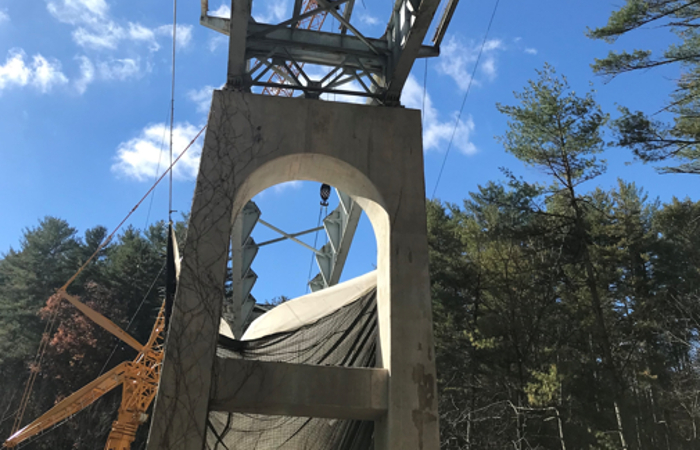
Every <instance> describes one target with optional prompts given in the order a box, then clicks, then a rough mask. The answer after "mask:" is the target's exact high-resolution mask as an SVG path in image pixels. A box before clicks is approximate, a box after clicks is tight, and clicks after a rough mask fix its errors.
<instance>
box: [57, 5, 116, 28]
mask: <svg viewBox="0 0 700 450" xmlns="http://www.w3.org/2000/svg"><path fill="white" fill-rule="evenodd" d="M47 8H48V10H49V12H50V13H51V15H52V16H54V17H55V18H56V19H58V20H59V21H61V22H64V23H68V24H71V25H77V24H84V23H93V24H96V25H97V24H98V23H97V22H99V21H100V19H104V18H105V17H106V16H107V13H108V12H109V6H108V5H107V2H106V1H105V0H49V1H48V3H47Z"/></svg>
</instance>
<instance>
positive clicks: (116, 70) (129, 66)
mask: <svg viewBox="0 0 700 450" xmlns="http://www.w3.org/2000/svg"><path fill="white" fill-rule="evenodd" d="M98 69H99V72H100V77H101V78H102V79H103V80H119V81H124V80H128V79H131V78H138V77H140V76H141V75H142V74H143V72H142V70H141V61H140V60H139V59H133V58H124V59H110V60H107V61H102V62H100V63H99V64H98Z"/></svg>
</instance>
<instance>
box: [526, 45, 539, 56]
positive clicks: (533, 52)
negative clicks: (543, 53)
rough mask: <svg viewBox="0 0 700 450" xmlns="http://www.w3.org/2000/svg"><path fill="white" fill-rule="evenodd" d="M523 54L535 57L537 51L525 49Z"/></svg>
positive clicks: (529, 48)
mask: <svg viewBox="0 0 700 450" xmlns="http://www.w3.org/2000/svg"><path fill="white" fill-rule="evenodd" d="M525 53H527V54H529V55H536V54H537V49H536V48H531V47H528V48H526V49H525Z"/></svg>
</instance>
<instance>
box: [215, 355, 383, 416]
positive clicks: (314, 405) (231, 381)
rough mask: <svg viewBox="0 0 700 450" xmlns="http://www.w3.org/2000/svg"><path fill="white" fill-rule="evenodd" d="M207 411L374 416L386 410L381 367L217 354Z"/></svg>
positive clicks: (285, 414) (380, 414)
mask: <svg viewBox="0 0 700 450" xmlns="http://www.w3.org/2000/svg"><path fill="white" fill-rule="evenodd" d="M215 370H216V379H215V381H214V383H215V384H214V387H213V389H212V396H211V399H210V402H209V409H210V410H211V411H225V412H240V413H249V414H267V415H284V416H297V417H323V418H328V419H355V420H375V419H378V418H379V417H381V416H382V415H383V414H386V410H387V401H388V400H387V395H388V393H387V381H388V378H389V372H388V371H387V370H385V369H363V368H354V367H333V366H314V365H308V364H290V363H282V362H267V361H248V360H243V359H225V358H217V362H216V367H215Z"/></svg>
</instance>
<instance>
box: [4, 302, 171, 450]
mask: <svg viewBox="0 0 700 450" xmlns="http://www.w3.org/2000/svg"><path fill="white" fill-rule="evenodd" d="M74 300H75V301H77V299H75V298H74ZM71 303H73V302H71ZM78 303H79V304H80V305H82V307H81V308H80V309H81V311H83V312H84V313H86V315H87V316H88V317H90V318H93V317H94V314H97V313H96V312H95V311H94V310H92V309H90V308H89V307H88V306H86V305H85V304H84V303H81V302H78ZM84 309H87V310H89V311H87V312H86V311H84ZM92 313H94V314H92ZM100 317H102V318H104V316H101V315H100ZM93 320H94V319H93ZM110 323H112V322H110ZM113 325H114V324H113ZM114 327H116V328H118V327H117V326H116V325H114ZM119 329H120V328H119ZM164 329H165V302H164V303H163V305H162V306H161V308H160V312H159V313H158V318H157V319H156V323H155V325H154V326H153V331H151V335H150V337H149V339H148V343H147V344H146V345H145V346H142V347H141V351H140V352H139V354H138V355H137V356H136V358H135V359H134V360H133V361H126V362H123V363H121V364H119V365H118V366H116V367H115V368H113V369H112V370H110V371H108V372H107V373H105V374H104V375H102V376H100V377H99V378H97V379H96V380H94V381H92V382H90V383H88V384H87V385H85V386H83V387H82V388H81V389H80V390H78V391H76V392H74V393H73V394H71V395H69V396H68V397H66V398H65V399H63V400H61V401H60V402H59V403H58V404H56V406H54V407H53V408H51V409H50V410H48V411H47V412H46V413H44V414H43V415H42V416H41V417H39V418H38V419H36V420H35V421H34V422H32V423H30V424H29V425H27V426H26V427H24V428H22V429H21V430H19V431H17V432H16V433H14V434H13V435H12V436H10V438H9V439H8V440H7V441H5V443H4V444H3V447H6V448H14V447H16V446H17V445H19V444H21V443H22V442H24V441H26V440H27V439H29V438H31V437H33V436H36V435H37V434H39V433H41V432H43V431H46V430H48V429H49V428H51V427H53V426H54V425H56V424H59V423H61V422H63V421H64V420H66V419H69V418H70V417H71V416H73V415H74V414H76V413H78V412H80V411H81V410H83V409H85V408H87V407H88V406H90V405H91V404H93V403H94V402H95V401H97V400H98V399H99V398H100V397H102V396H103V395H104V394H106V393H107V392H109V391H111V390H113V389H114V388H116V387H119V386H122V402H121V406H120V407H119V414H118V417H117V420H115V421H114V423H113V424H112V430H111V431H110V433H109V437H108V439H107V445H106V446H105V450H128V449H129V448H130V446H131V443H132V442H133V441H134V438H135V436H136V430H137V429H138V427H139V425H141V424H142V423H143V422H145V421H146V419H147V417H148V416H146V411H147V410H148V408H149V406H150V405H151V403H152V402H153V399H154V398H155V395H156V391H157V389H158V381H159V379H160V368H161V363H162V361H163V332H164ZM132 339H133V338H132Z"/></svg>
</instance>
